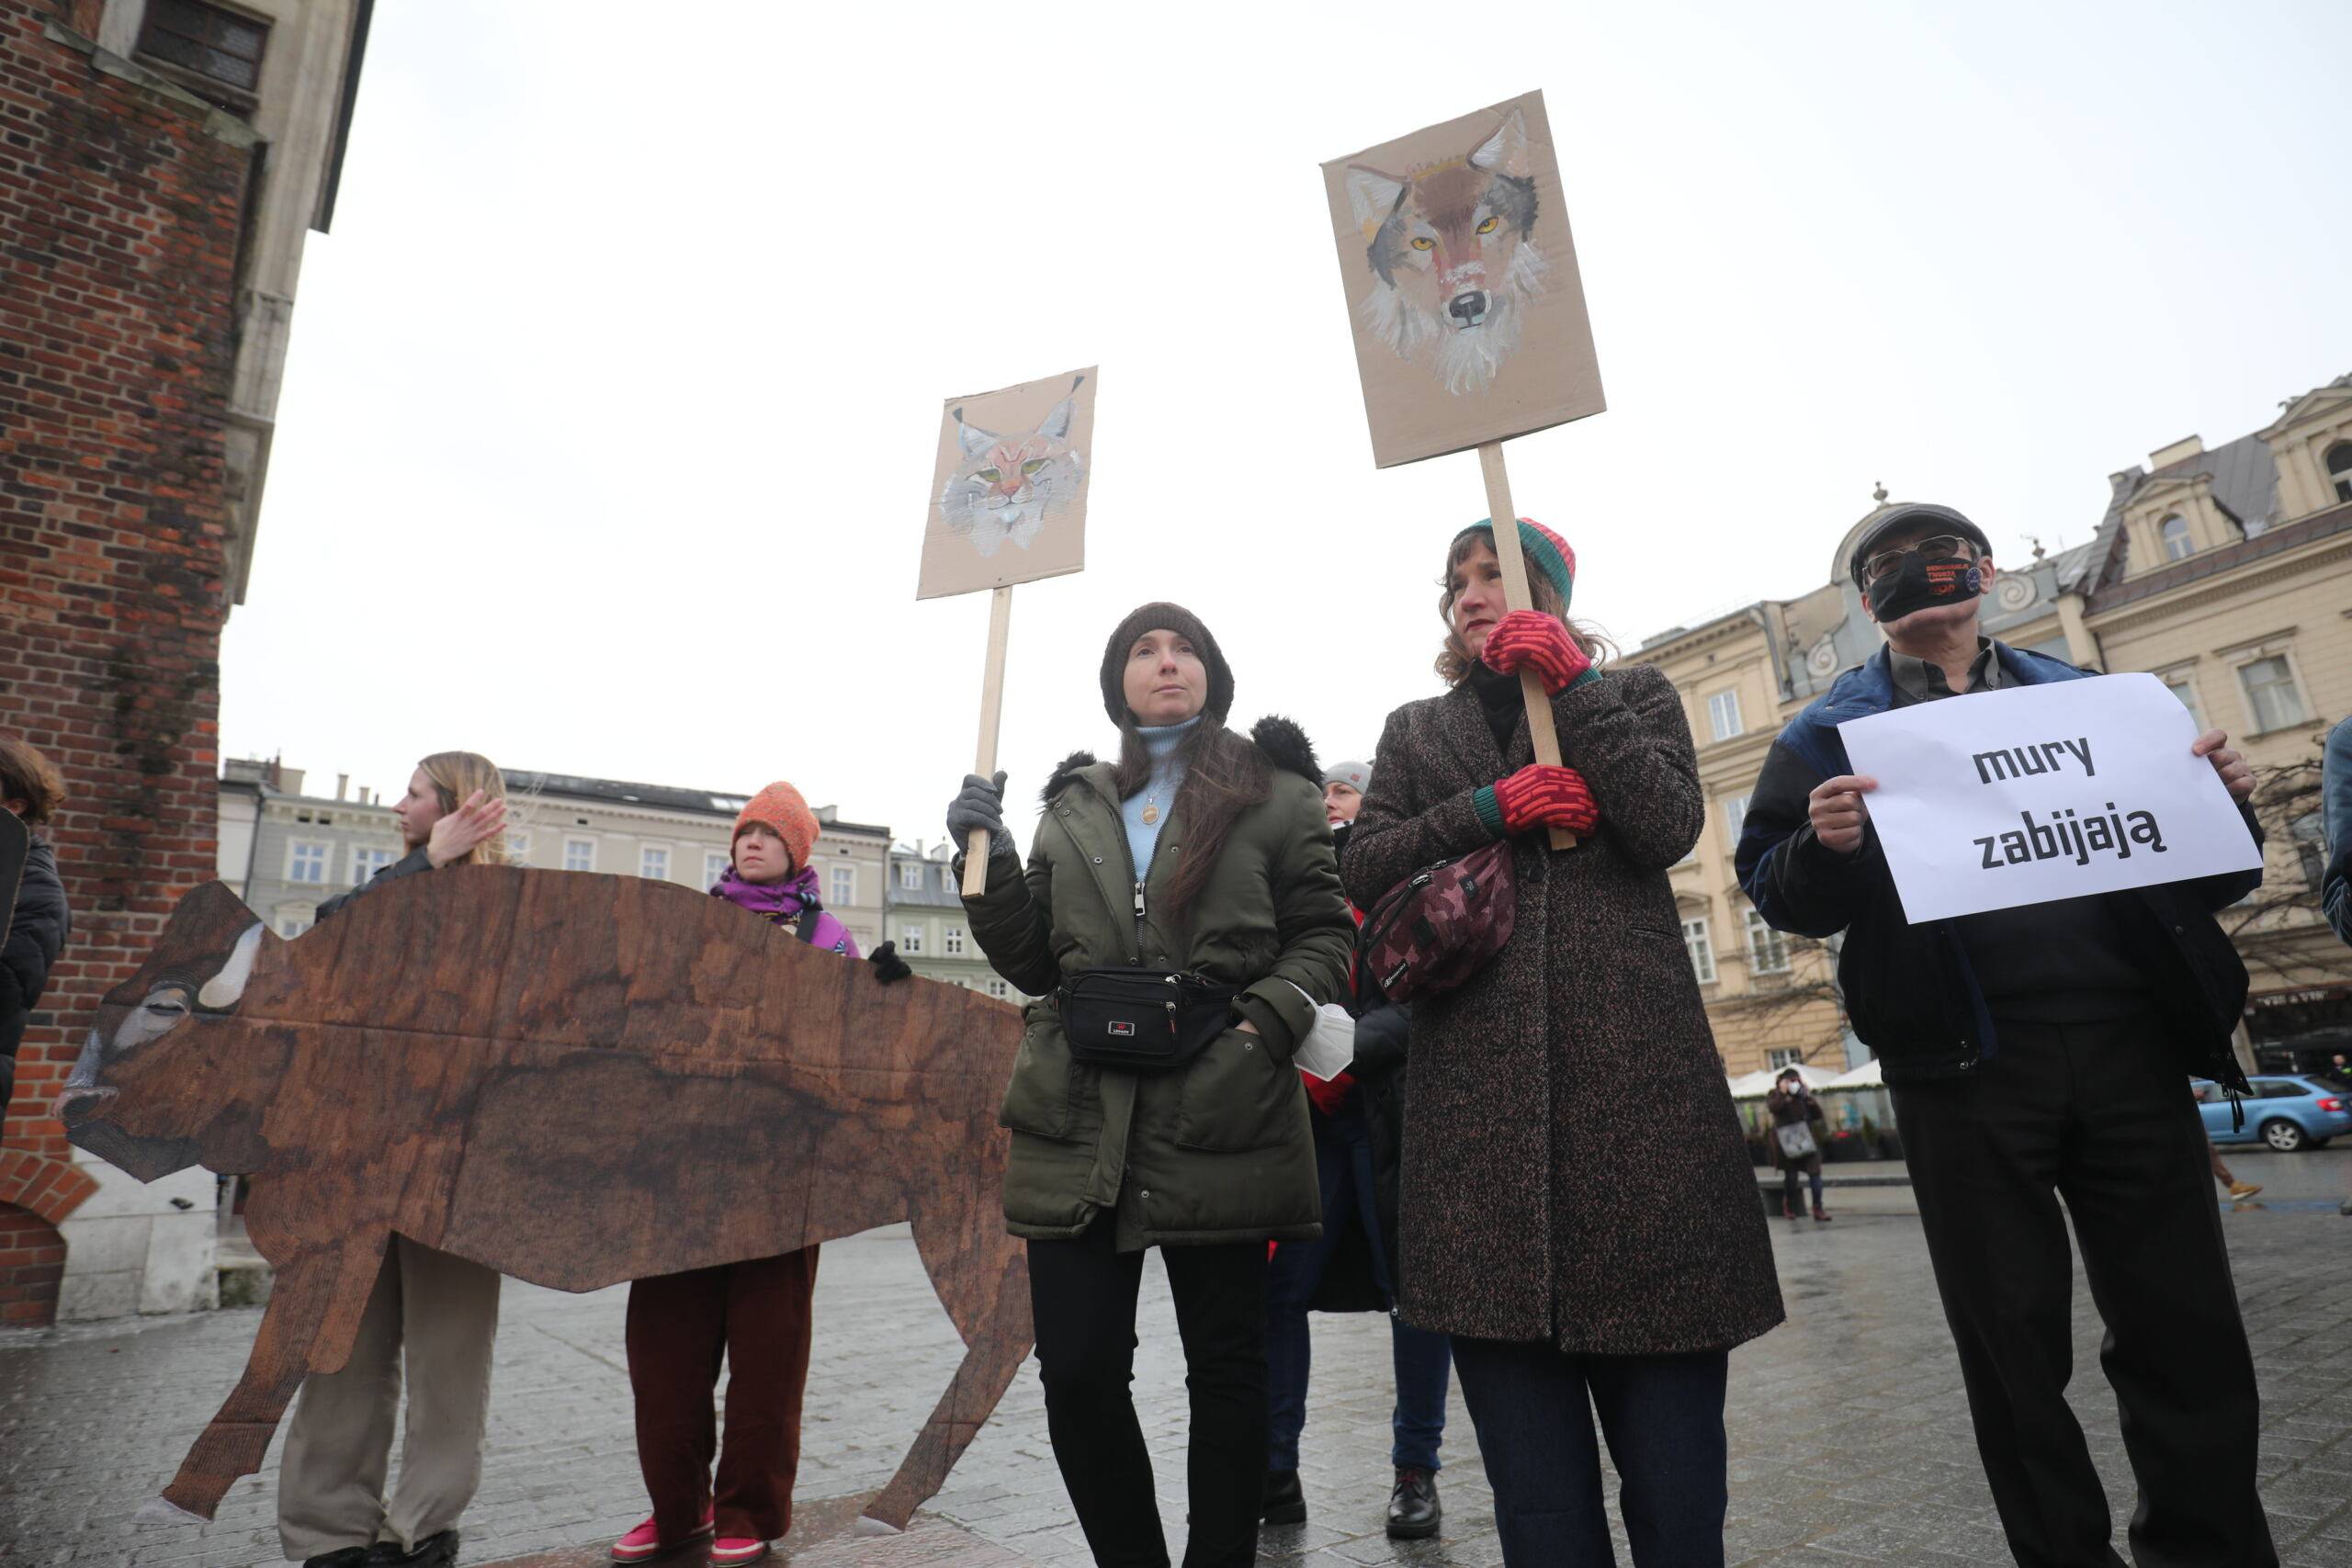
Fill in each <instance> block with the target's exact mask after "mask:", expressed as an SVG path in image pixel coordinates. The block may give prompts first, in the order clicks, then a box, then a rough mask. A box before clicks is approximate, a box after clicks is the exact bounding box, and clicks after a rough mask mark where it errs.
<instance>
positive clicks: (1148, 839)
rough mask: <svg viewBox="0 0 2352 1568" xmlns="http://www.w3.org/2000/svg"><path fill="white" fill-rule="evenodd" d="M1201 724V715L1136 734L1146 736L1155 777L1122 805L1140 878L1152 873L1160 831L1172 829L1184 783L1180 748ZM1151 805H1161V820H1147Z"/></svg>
mask: <svg viewBox="0 0 2352 1568" xmlns="http://www.w3.org/2000/svg"><path fill="white" fill-rule="evenodd" d="M1200 722H1201V717H1200V715H1198V714H1194V715H1193V716H1192V717H1190V718H1188V719H1186V720H1185V721H1184V722H1183V723H1182V724H1166V725H1160V726H1159V727H1157V728H1149V729H1145V728H1137V729H1136V734H1137V735H1140V736H1141V737H1143V745H1144V750H1147V751H1148V752H1149V753H1151V778H1150V779H1149V781H1148V782H1147V783H1146V784H1144V786H1143V788H1141V789H1139V790H1137V791H1136V793H1135V794H1133V795H1129V796H1127V798H1126V799H1125V800H1123V801H1121V802H1120V803H1119V816H1120V817H1121V818H1123V819H1124V820H1125V822H1126V825H1127V853H1128V854H1130V855H1132V856H1133V857H1134V858H1135V867H1136V875H1137V876H1138V877H1148V876H1149V875H1150V874H1151V855H1152V851H1153V850H1154V849H1155V848H1156V847H1157V846H1158V845H1159V830H1160V829H1162V828H1165V827H1167V826H1168V808H1169V807H1171V806H1173V805H1175V804H1176V790H1177V787H1178V786H1179V785H1180V784H1182V783H1183V782H1184V764H1183V763H1182V762H1181V761H1177V760H1176V754H1175V753H1176V748H1177V747H1178V746H1179V745H1181V744H1182V743H1183V739H1184V737H1186V736H1187V735H1190V734H1191V733H1193V726H1195V725H1197V724H1199V723H1200ZM1147 803H1153V804H1157V805H1158V806H1159V811H1158V812H1157V813H1156V814H1155V815H1156V816H1157V818H1158V820H1157V821H1152V822H1146V821H1145V820H1144V819H1143V808H1144V807H1145V805H1146V804H1147Z"/></svg>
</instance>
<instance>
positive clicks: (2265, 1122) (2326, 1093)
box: [2196, 1074, 2352, 1155]
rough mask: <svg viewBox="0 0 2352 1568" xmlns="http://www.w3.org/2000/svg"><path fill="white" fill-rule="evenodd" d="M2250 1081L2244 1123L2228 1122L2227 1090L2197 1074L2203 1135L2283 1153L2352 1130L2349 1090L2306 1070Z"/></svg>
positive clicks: (2351, 1094) (2323, 1142) (2318, 1145)
mask: <svg viewBox="0 0 2352 1568" xmlns="http://www.w3.org/2000/svg"><path fill="white" fill-rule="evenodd" d="M2250 1081H2251V1083H2252V1084H2253V1087H2254V1092H2253V1093H2252V1094H2249V1095H2247V1096H2246V1097H2245V1126H2243V1127H2235V1128H2233V1126H2232V1125H2231V1123H2232V1122H2233V1120H2234V1118H2233V1117H2232V1115H2231V1114H2230V1100H2229V1096H2228V1095H2226V1094H2224V1093H2223V1092H2222V1087H2221V1086H2220V1085H2219V1084H2214V1083H2207V1082H2205V1081H2203V1080H2201V1079H2200V1080H2199V1082H2198V1084H2197V1086H2196V1087H2197V1109H2198V1111H2199V1114H2201V1115H2202V1116H2203V1117H2204V1118H2205V1135H2206V1136H2207V1137H2209V1138H2211V1139H2212V1140H2213V1141H2214V1142H2215V1143H2217V1144H2253V1143H2259V1144H2263V1145H2267V1146H2268V1147H2270V1148H2273V1149H2276V1150H2277V1151H2278V1153H2280V1154H2282V1155H2288V1154H2293V1153H2294V1152H2295V1151H2296V1150H2297V1149H2301V1148H2313V1149H2318V1148H2325V1147H2326V1146H2327V1141H2328V1140H2329V1139H2330V1138H2334V1137H2338V1136H2341V1135H2342V1134H2346V1133H2352V1090H2347V1089H2344V1088H2342V1087H2341V1086H2339V1085H2337V1084H2336V1083H2335V1082H2333V1081H2332V1080H2330V1079H2327V1078H2324V1077H2318V1076H2316V1075H2306V1074H2297V1075H2295V1076H2293V1077H2285V1076H2281V1077H2258V1078H2254V1079H2252V1080H2250Z"/></svg>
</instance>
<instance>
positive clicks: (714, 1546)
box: [710, 1535, 768, 1562]
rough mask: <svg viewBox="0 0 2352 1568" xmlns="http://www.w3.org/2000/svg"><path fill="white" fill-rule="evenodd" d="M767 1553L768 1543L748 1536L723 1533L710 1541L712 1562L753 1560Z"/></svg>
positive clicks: (755, 1560) (757, 1559)
mask: <svg viewBox="0 0 2352 1568" xmlns="http://www.w3.org/2000/svg"><path fill="white" fill-rule="evenodd" d="M767 1554H768V1543H767V1542H766V1541H763V1540H752V1539H751V1538H750V1537H748V1536H740V1535H723V1536H720V1537H719V1538H718V1540H714V1541H712V1542H711V1543H710V1560H711V1561H712V1562H757V1561H759V1559H761V1558H763V1557H765V1556H766V1555H767Z"/></svg>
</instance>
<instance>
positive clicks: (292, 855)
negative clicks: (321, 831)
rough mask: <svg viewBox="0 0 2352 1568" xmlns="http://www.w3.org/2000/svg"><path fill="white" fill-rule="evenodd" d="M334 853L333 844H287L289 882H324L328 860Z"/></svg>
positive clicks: (287, 878) (287, 876) (287, 874)
mask: <svg viewBox="0 0 2352 1568" xmlns="http://www.w3.org/2000/svg"><path fill="white" fill-rule="evenodd" d="M333 855H334V845H333V844H304V843H293V844H288V845H287V846H286V880H287V881H288V882H324V881H325V880H326V879H327V861H328V859H329V858H330V857H332V856H333Z"/></svg>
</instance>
